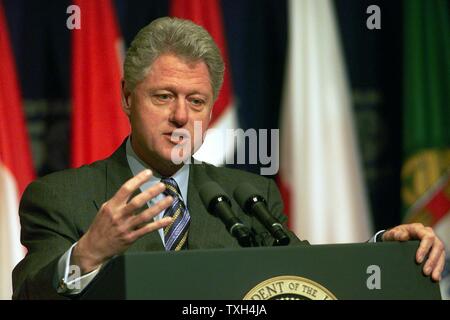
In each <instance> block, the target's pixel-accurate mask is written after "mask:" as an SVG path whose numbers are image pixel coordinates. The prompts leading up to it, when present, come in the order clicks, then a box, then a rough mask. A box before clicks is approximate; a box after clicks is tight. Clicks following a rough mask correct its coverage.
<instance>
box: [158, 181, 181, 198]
mask: <svg viewBox="0 0 450 320" xmlns="http://www.w3.org/2000/svg"><path fill="white" fill-rule="evenodd" d="M161 182H162V183H164V184H165V185H166V190H165V191H164V192H163V193H164V194H165V195H166V196H172V197H173V198H175V199H176V198H180V199H181V192H180V188H178V184H177V182H176V181H175V179H173V178H163V179H161Z"/></svg>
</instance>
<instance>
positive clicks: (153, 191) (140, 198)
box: [123, 182, 166, 215]
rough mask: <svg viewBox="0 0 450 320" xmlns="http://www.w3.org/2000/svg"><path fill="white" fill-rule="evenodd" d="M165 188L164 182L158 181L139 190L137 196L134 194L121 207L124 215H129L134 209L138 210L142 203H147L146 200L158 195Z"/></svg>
mask: <svg viewBox="0 0 450 320" xmlns="http://www.w3.org/2000/svg"><path fill="white" fill-rule="evenodd" d="M165 189H166V186H165V184H164V183H162V182H159V183H157V184H155V185H154V186H151V187H150V188H148V189H147V190H145V191H144V192H141V193H140V194H138V195H137V196H135V197H134V198H133V199H131V200H130V201H129V202H128V203H127V205H126V206H125V207H124V208H123V213H124V215H131V214H133V213H134V212H135V211H136V210H139V209H140V208H142V206H143V205H145V204H146V203H147V201H149V200H151V199H153V198H154V197H156V196H157V195H159V194H160V193H161V192H163V191H164V190H165Z"/></svg>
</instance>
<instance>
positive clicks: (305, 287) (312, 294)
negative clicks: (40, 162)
mask: <svg viewBox="0 0 450 320" xmlns="http://www.w3.org/2000/svg"><path fill="white" fill-rule="evenodd" d="M244 300H337V298H336V297H335V296H334V294H332V293H331V292H330V291H329V290H328V289H327V288H325V287H323V286H321V285H320V284H318V283H316V282H314V281H312V280H309V279H306V278H302V277H297V276H280V277H274V278H270V279H267V280H266V281H263V282H261V283H260V284H258V285H257V286H256V287H254V288H253V289H251V290H250V291H249V292H248V293H247V294H246V295H245V297H244Z"/></svg>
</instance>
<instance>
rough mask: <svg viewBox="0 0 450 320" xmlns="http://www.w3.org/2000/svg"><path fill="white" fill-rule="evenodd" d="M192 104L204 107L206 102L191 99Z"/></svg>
mask: <svg viewBox="0 0 450 320" xmlns="http://www.w3.org/2000/svg"><path fill="white" fill-rule="evenodd" d="M191 103H192V104H193V105H194V106H201V105H203V104H204V103H205V102H204V101H203V100H202V99H191Z"/></svg>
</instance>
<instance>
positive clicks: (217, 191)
mask: <svg viewBox="0 0 450 320" xmlns="http://www.w3.org/2000/svg"><path fill="white" fill-rule="evenodd" d="M199 193H200V198H201V199H202V202H203V205H204V206H205V207H206V208H207V209H208V211H211V209H212V208H211V206H213V205H215V204H217V199H218V198H219V197H222V198H223V200H225V201H226V202H227V203H228V204H229V205H231V202H230V199H229V197H228V195H227V193H226V192H225V190H223V189H222V187H221V186H220V185H219V184H218V183H217V182H215V181H208V182H205V183H203V184H202V185H201V187H200V188H199Z"/></svg>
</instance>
